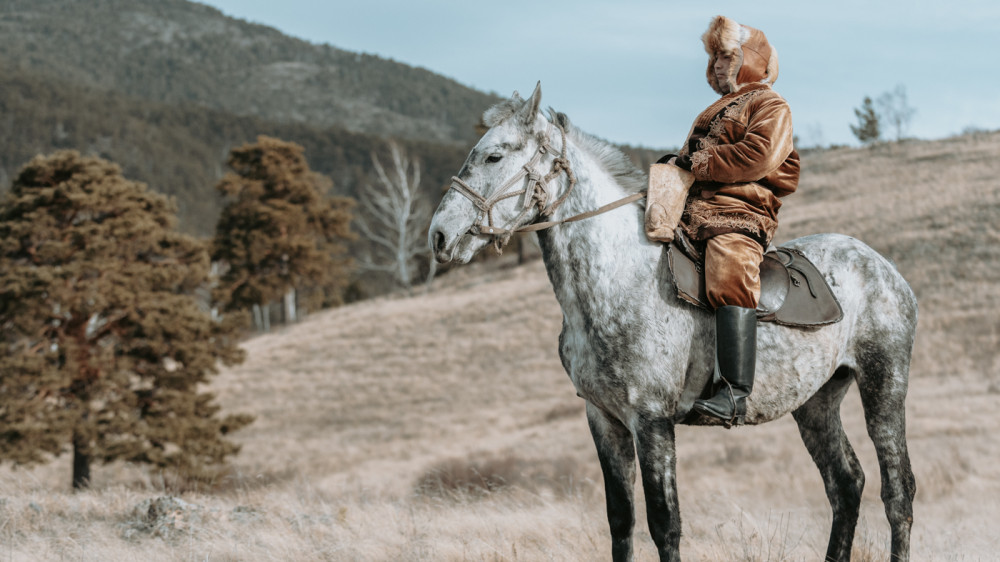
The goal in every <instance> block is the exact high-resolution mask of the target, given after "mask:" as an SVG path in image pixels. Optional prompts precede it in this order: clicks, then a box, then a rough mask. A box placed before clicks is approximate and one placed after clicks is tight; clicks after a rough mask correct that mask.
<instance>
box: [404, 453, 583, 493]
mask: <svg viewBox="0 0 1000 562" xmlns="http://www.w3.org/2000/svg"><path fill="white" fill-rule="evenodd" d="M592 488H593V481H591V480H589V479H588V478H586V477H585V476H584V475H583V474H582V473H581V471H580V470H579V469H578V467H577V463H576V461H575V460H574V459H572V458H569V457H565V456H563V457H556V458H552V459H525V458H523V457H519V456H517V455H516V454H513V453H507V454H496V453H487V454H486V455H483V456H481V457H479V458H468V459H448V460H445V461H442V462H440V463H438V464H437V465H435V466H434V467H433V468H431V469H430V470H428V471H427V472H426V473H424V474H423V475H422V476H421V477H420V478H419V479H418V480H417V483H416V484H415V485H414V491H415V492H416V493H417V494H418V495H419V496H423V497H427V498H436V499H447V500H450V501H465V500H469V499H481V498H483V497H485V496H488V495H490V494H494V493H497V492H503V491H508V492H510V491H515V490H517V491H527V492H530V493H531V494H538V495H545V496H548V497H557V498H567V497H573V496H577V495H579V494H580V493H581V492H582V491H583V490H584V489H586V490H590V489H592Z"/></svg>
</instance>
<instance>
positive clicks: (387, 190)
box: [355, 142, 434, 291]
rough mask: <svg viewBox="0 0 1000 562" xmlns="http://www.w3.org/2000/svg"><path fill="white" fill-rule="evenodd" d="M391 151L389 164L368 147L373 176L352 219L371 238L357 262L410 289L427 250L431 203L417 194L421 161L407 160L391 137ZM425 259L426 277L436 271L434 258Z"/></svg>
mask: <svg viewBox="0 0 1000 562" xmlns="http://www.w3.org/2000/svg"><path fill="white" fill-rule="evenodd" d="M389 155H390V158H391V162H390V167H389V169H388V170H387V169H386V168H385V166H383V165H382V161H381V160H380V159H379V157H378V155H377V154H375V153H374V152H373V153H372V165H373V167H374V168H375V181H374V182H369V183H367V184H364V185H363V186H362V188H361V193H360V194H359V199H360V205H359V206H360V211H361V212H360V213H359V218H358V219H357V220H356V222H355V224H356V225H357V227H358V230H359V231H360V232H361V235H362V236H364V237H365V238H367V239H368V240H369V242H370V243H371V244H370V245H369V248H368V251H367V253H366V255H364V256H362V258H361V259H360V260H359V265H360V267H361V268H362V269H366V270H369V271H382V272H385V273H389V274H391V275H392V276H393V278H394V279H395V280H396V282H397V283H398V284H399V285H400V286H402V287H404V288H405V289H406V290H407V291H409V290H410V289H411V288H412V286H413V283H414V275H415V273H416V269H417V262H418V260H419V258H421V257H426V256H428V255H429V254H430V251H429V250H428V248H427V238H426V232H427V226H428V224H429V223H430V215H431V209H430V206H429V205H428V203H427V201H425V200H423V199H421V198H420V195H419V190H420V162H418V161H415V160H414V161H411V160H410V158H409V156H407V155H406V153H404V152H403V150H402V149H401V148H400V147H399V145H398V144H396V143H395V142H390V143H389ZM429 261H430V263H431V271H430V273H429V275H428V279H427V282H428V283H429V282H430V280H431V279H433V275H434V260H433V259H431V260H429Z"/></svg>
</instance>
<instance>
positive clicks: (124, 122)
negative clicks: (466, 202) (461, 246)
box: [0, 59, 471, 236]
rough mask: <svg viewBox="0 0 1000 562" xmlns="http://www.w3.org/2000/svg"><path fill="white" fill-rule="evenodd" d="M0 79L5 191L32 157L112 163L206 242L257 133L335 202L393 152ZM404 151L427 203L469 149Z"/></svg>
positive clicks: (333, 131)
mask: <svg viewBox="0 0 1000 562" xmlns="http://www.w3.org/2000/svg"><path fill="white" fill-rule="evenodd" d="M0 73H2V75H3V77H4V80H3V83H2V84H0V115H2V116H3V118H2V119H0V192H2V191H5V190H6V189H7V188H9V187H10V181H11V179H13V177H14V176H15V174H17V172H18V170H19V169H20V167H21V166H22V165H24V164H25V163H26V162H27V161H28V160H29V159H30V158H31V157H33V156H34V155H36V154H40V153H42V154H44V153H49V152H52V151H55V150H58V149H74V150H79V151H80V152H82V153H85V154H96V155H98V156H101V157H102V158H106V159H108V160H111V161H113V162H115V163H117V164H119V165H121V166H122V168H123V172H124V174H125V176H126V177H128V178H129V179H135V180H138V181H142V182H145V183H147V184H149V185H150V187H151V188H152V189H154V190H156V191H159V192H161V193H165V194H167V195H171V196H174V197H175V198H176V199H177V203H178V206H179V212H178V214H179V216H180V219H181V225H180V226H181V228H182V229H183V230H185V231H187V232H191V233H194V234H199V235H203V236H207V235H211V234H213V233H214V231H215V223H216V221H217V219H218V215H219V211H220V209H221V200H220V199H219V197H218V195H217V194H216V193H215V189H214V188H215V184H216V183H217V182H218V180H219V178H221V177H222V174H223V173H224V172H225V171H226V169H225V162H226V157H227V156H228V153H229V151H230V149H232V148H235V147H237V146H240V145H242V144H244V143H248V142H254V141H255V140H256V138H257V136H258V135H261V134H266V135H270V136H275V137H278V138H281V139H284V140H290V141H294V142H297V143H299V144H301V145H302V146H303V147H305V151H306V158H307V159H308V160H309V164H310V166H311V167H312V169H314V170H316V171H318V172H320V173H323V174H325V175H327V176H329V177H331V178H332V179H333V181H334V190H335V192H336V194H338V195H348V196H354V195H355V194H356V193H357V190H358V188H359V186H360V184H361V183H363V182H365V181H369V179H368V175H369V174H370V172H371V169H372V167H371V153H372V152H373V151H375V152H381V151H383V150H385V146H386V142H385V139H383V138H381V137H378V136H376V135H371V134H365V133H356V132H351V131H348V130H345V129H342V128H337V127H326V128H324V127H317V126H313V125H310V124H304V123H295V122H285V123H281V122H276V121H269V120H265V119H261V118H258V117H253V116H238V115H233V114H232V113H229V112H226V111H223V110H216V109H210V108H206V107H202V106H199V105H195V104H192V103H181V104H168V103H163V102H155V101H148V100H143V99H139V98H135V97H131V96H128V95H126V94H123V93H120V92H114V91H110V92H109V91H104V90H101V89H98V88H96V87H93V86H86V85H81V84H77V83H72V82H67V81H65V80H61V79H58V78H53V77H50V76H45V75H40V74H38V73H35V72H29V71H25V70H22V69H19V68H18V67H17V66H16V65H14V64H11V63H10V62H9V61H4V60H2V59H0ZM470 130H471V126H470ZM402 144H403V147H404V148H405V149H406V150H407V151H408V152H409V153H410V154H411V155H412V156H413V157H415V158H417V159H419V160H420V162H421V164H422V168H423V171H424V181H423V183H422V186H423V188H424V189H425V193H426V196H427V197H429V198H434V197H440V194H441V189H442V186H443V185H445V184H446V183H447V181H448V178H450V177H451V175H452V174H454V173H455V171H456V170H458V168H459V166H461V163H462V161H463V160H464V158H465V154H466V152H467V151H468V149H467V148H466V147H464V146H459V145H455V144H453V143H436V142H430V141H421V140H406V141H402Z"/></svg>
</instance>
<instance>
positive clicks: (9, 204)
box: [0, 151, 250, 488]
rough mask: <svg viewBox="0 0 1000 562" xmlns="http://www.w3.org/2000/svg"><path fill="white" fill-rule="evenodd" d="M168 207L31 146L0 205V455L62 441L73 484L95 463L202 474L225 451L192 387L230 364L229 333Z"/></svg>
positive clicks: (225, 426) (233, 352) (96, 166)
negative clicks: (208, 304)
mask: <svg viewBox="0 0 1000 562" xmlns="http://www.w3.org/2000/svg"><path fill="white" fill-rule="evenodd" d="M175 213H176V211H175V209H174V206H173V204H172V203H171V202H170V201H168V200H167V199H166V198H165V197H163V196H161V195H158V194H155V193H152V192H150V191H148V190H147V188H146V186H145V185H143V184H140V183H137V182H132V181H129V180H127V179H125V178H124V177H123V176H122V174H121V170H120V169H119V168H118V166H116V165H114V164H112V163H110V162H107V161H105V160H102V159H99V158H94V157H81V156H80V155H79V154H78V153H76V152H72V151H63V152H57V153H55V154H53V155H51V156H48V157H43V156H38V157H36V158H35V159H33V160H32V161H31V162H29V163H28V164H27V165H26V166H25V167H24V168H23V169H22V170H21V172H20V173H19V175H18V176H17V178H16V179H15V181H14V183H13V186H12V187H11V190H10V192H9V193H8V194H7V195H6V196H5V197H4V198H3V200H2V201H0V345H2V346H3V351H2V353H0V459H3V460H7V461H12V462H14V463H17V464H31V463H37V462H42V461H44V460H45V459H46V457H47V456H48V455H58V454H60V453H62V452H64V450H65V449H66V447H67V445H69V446H71V448H72V451H73V480H72V483H73V487H74V488H81V487H85V486H87V484H88V483H89V481H90V468H91V464H92V463H93V462H94V461H100V462H105V463H106V462H110V461H112V460H117V459H121V460H125V461H130V462H139V463H149V464H153V465H155V466H158V467H164V468H173V469H176V470H178V471H179V472H180V473H181V474H184V475H187V476H192V477H202V476H207V475H209V474H211V473H212V470H213V467H215V466H217V465H218V464H220V463H222V462H223V461H224V460H225V458H226V457H227V456H229V455H231V454H234V453H236V452H237V451H238V450H239V447H238V446H237V445H235V444H233V443H231V442H230V441H227V440H226V439H225V438H224V436H225V435H226V434H227V433H228V432H230V431H232V430H235V429H238V428H240V427H242V426H244V425H246V424H247V423H249V421H250V418H249V417H247V416H240V415H236V416H225V417H219V416H218V415H217V414H218V412H219V407H218V406H217V405H215V404H214V402H213V396H212V395H211V394H209V393H204V392H199V390H198V385H200V384H203V383H206V382H207V381H208V380H209V377H210V375H212V374H214V373H215V372H216V371H217V364H218V362H220V361H221V362H222V363H225V364H233V363H237V362H239V361H241V360H242V358H243V355H242V351H241V350H240V349H239V348H238V347H237V341H236V337H237V332H236V331H235V330H234V329H233V327H232V326H231V325H230V324H228V323H219V322H215V321H213V320H212V319H211V317H210V315H209V314H208V313H207V311H206V310H204V309H203V308H202V307H199V304H198V302H197V300H196V299H195V297H194V296H193V294H194V291H195V290H196V289H198V288H199V287H202V286H204V285H206V284H207V282H208V268H209V259H208V252H207V249H206V247H205V245H204V244H203V243H201V242H199V241H197V240H195V239H193V238H191V237H189V236H186V235H182V234H179V233H178V232H176V231H175V230H174V229H173V228H174V225H175V222H176V216H175Z"/></svg>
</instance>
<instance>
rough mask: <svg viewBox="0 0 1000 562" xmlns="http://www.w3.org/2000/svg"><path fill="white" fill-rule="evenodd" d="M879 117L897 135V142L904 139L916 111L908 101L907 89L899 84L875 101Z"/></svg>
mask: <svg viewBox="0 0 1000 562" xmlns="http://www.w3.org/2000/svg"><path fill="white" fill-rule="evenodd" d="M875 104H876V105H877V106H878V112H879V117H880V119H881V121H882V123H884V124H885V125H887V126H888V127H889V128H891V129H892V130H893V131H894V132H895V133H896V141H899V140H901V139H902V138H903V133H905V132H906V130H907V129H908V128H909V127H910V120H912V119H913V114H915V113H916V112H917V110H916V109H914V108H912V107H910V104H909V103H907V101H906V87H905V86H903V85H902V84H897V85H896V88H895V89H893V90H892V91H891V92H885V93H883V94H882V95H881V96H879V97H878V100H876V101H875Z"/></svg>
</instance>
